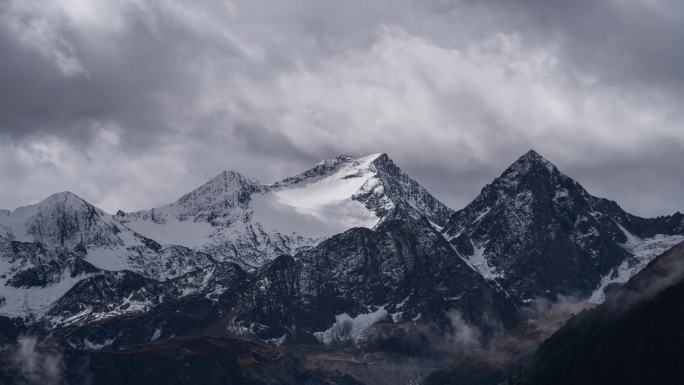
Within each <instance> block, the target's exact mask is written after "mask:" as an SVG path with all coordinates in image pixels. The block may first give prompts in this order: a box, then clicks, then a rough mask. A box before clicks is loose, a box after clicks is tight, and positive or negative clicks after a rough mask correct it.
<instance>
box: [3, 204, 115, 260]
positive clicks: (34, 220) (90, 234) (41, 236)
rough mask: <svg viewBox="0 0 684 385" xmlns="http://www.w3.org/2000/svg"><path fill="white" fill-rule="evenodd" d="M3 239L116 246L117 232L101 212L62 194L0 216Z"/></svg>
mask: <svg viewBox="0 0 684 385" xmlns="http://www.w3.org/2000/svg"><path fill="white" fill-rule="evenodd" d="M0 227H1V228H3V229H4V230H5V231H6V232H7V234H6V238H8V239H11V240H17V241H21V242H40V243H42V244H44V245H48V246H61V247H73V246H75V245H77V244H81V245H84V246H85V245H98V246H104V245H117V244H120V243H121V240H120V239H119V237H118V236H117V235H116V233H117V232H118V230H117V229H114V228H113V224H112V223H111V221H109V220H108V218H107V214H106V213H105V212H104V211H102V210H101V209H99V208H97V207H95V206H93V205H91V204H90V203H88V202H86V201H85V200H84V199H83V198H81V197H79V196H78V195H76V194H74V193H71V192H68V191H64V192H59V193H56V194H52V195H50V196H48V197H47V198H45V199H43V200H42V201H40V202H38V203H36V204H33V205H28V206H23V207H20V208H18V209H16V210H14V211H13V212H10V213H8V214H7V215H5V216H2V217H0Z"/></svg>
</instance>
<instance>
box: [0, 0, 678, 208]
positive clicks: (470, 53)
mask: <svg viewBox="0 0 684 385" xmlns="http://www.w3.org/2000/svg"><path fill="white" fill-rule="evenodd" d="M683 104H684V1H681V0H662V1H660V0H612V1H600V0H574V1H567V0H528V1H523V0H500V1H493V0H484V1H483V0H463V1H456V0H454V1H451V0H398V1H382V0H376V1H369V0H362V1H357V0H346V1H339V0H335V1H327V0H312V1H296V0H278V1H272V0H269V1H262V0H245V1H242V0H238V1H180V0H178V1H175V0H159V1H155V0H147V1H146V0H110V1H95V0H0V207H2V208H9V209H13V208H15V207H17V206H20V205H23V204H27V203H32V202H36V201H38V200H40V199H42V198H44V197H45V196H47V195H49V194H50V193H52V192H57V191H63V190H69V191H72V192H74V193H76V194H78V195H80V196H82V197H83V198H85V199H87V200H89V201H90V202H92V203H94V204H96V205H98V206H99V207H101V208H103V209H105V210H107V211H109V212H114V211H116V210H117V209H120V208H121V209H124V210H134V209H141V208H150V207H154V206H158V205H161V204H164V203H168V202H171V201H173V200H175V199H177V198H178V197H179V196H180V195H181V194H182V193H184V192H187V191H189V190H192V189H193V188H195V187H197V186H198V185H200V184H201V183H203V182H205V181H206V180H208V179H210V178H211V177H213V176H214V175H216V174H218V173H219V172H220V171H222V170H225V169H231V170H236V171H239V172H241V173H243V174H245V175H247V176H251V177H255V178H258V179H260V180H262V181H263V182H271V181H274V180H276V179H280V178H282V177H284V176H287V175H290V174H293V173H296V172H299V171H301V170H302V169H305V168H307V167H309V166H311V165H312V164H314V163H316V162H317V161H319V160H321V159H325V158H331V157H334V156H336V155H338V154H341V153H345V154H352V155H364V154H367V153H373V152H386V153H388V154H389V155H390V157H391V158H393V159H394V160H395V162H396V163H397V164H398V165H399V166H400V167H402V168H403V169H404V170H405V171H407V172H408V173H410V174H411V175H412V176H413V177H414V178H415V179H417V180H418V181H419V182H421V183H422V184H423V185H425V186H426V187H427V188H428V189H429V190H430V191H432V192H433V193H434V194H435V195H436V196H437V197H438V198H440V199H442V200H443V201H444V202H446V203H447V204H449V205H451V206H452V207H454V208H461V207H462V206H464V205H465V204H466V203H467V202H468V201H469V200H471V199H472V198H473V197H474V196H475V195H476V194H477V192H478V191H479V190H480V189H481V188H482V186H483V185H484V184H486V183H488V182H489V181H490V180H491V179H492V178H494V177H495V176H497V175H499V174H500V173H501V171H502V170H503V169H504V168H505V167H506V166H507V165H508V164H509V163H511V162H512V161H513V160H515V158H517V157H518V156H520V155H522V154H523V153H524V152H525V151H527V150H528V149H530V148H534V149H536V150H537V151H538V152H540V153H541V154H542V155H544V156H545V157H546V158H548V159H549V160H551V161H552V162H554V163H555V164H556V165H557V166H558V167H559V168H560V169H561V170H562V171H564V172H565V173H566V174H569V175H570V176H572V177H574V178H576V179H577V180H579V181H580V182H581V183H582V184H583V185H584V186H585V187H586V188H587V189H588V190H589V191H590V192H591V193H593V194H595V195H600V196H605V197H609V198H611V199H614V200H616V201H618V203H620V204H621V205H622V206H623V207H624V208H625V209H627V210H628V211H631V212H633V213H636V214H640V215H645V216H650V215H661V214H667V213H672V212H675V211H677V210H682V209H684V108H683Z"/></svg>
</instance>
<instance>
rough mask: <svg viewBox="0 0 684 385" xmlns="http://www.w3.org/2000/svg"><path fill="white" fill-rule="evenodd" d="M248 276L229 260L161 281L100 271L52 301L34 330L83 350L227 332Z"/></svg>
mask: <svg viewBox="0 0 684 385" xmlns="http://www.w3.org/2000/svg"><path fill="white" fill-rule="evenodd" d="M249 278H250V277H249V274H248V273H246V272H245V271H244V270H242V269H241V268H240V267H239V266H238V265H235V264H231V263H215V264H213V265H211V266H209V267H205V268H200V269H197V270H195V271H192V272H190V273H187V274H185V275H183V276H181V277H178V278H175V279H171V280H167V281H164V282H158V281H155V280H151V279H148V278H145V277H143V276H141V275H139V274H136V273H133V272H129V271H121V272H109V271H102V272H100V273H99V274H97V275H94V276H92V277H89V278H86V279H84V280H82V281H80V282H78V284H76V285H75V286H74V287H73V288H72V289H71V290H69V291H68V292H67V293H66V294H65V295H64V296H63V297H62V298H61V299H60V300H59V301H57V302H56V303H55V304H53V305H52V306H51V308H50V311H49V312H48V313H47V314H46V315H45V316H43V317H42V318H41V319H40V321H41V324H40V326H39V329H37V333H44V332H46V331H47V330H49V333H50V334H51V335H53V336H56V337H59V338H61V339H63V340H64V341H67V342H68V343H69V344H70V345H71V346H74V347H79V348H82V349H101V348H104V347H108V348H122V347H126V346H131V345H135V344H141V343H146V342H149V341H155V340H157V339H160V338H172V337H174V336H184V335H194V334H198V333H200V334H203V333H208V334H216V335H227V334H228V331H227V329H226V327H227V325H228V324H229V323H230V319H231V318H232V317H231V316H230V314H231V310H232V309H233V308H234V307H235V306H236V303H237V302H238V300H239V299H240V298H241V293H243V292H244V291H245V290H247V285H248V282H249Z"/></svg>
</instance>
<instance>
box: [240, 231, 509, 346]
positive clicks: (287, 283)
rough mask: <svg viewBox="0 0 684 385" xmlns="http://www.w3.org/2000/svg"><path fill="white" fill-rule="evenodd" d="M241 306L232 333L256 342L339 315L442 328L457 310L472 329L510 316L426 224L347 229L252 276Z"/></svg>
mask: <svg viewBox="0 0 684 385" xmlns="http://www.w3.org/2000/svg"><path fill="white" fill-rule="evenodd" d="M246 298H247V299H246V301H245V303H244V304H243V306H242V307H241V308H240V313H239V315H238V317H237V319H236V325H238V326H243V327H245V328H249V329H251V331H252V332H254V333H256V334H257V335H259V336H261V337H263V338H280V337H282V336H283V335H285V334H289V333H293V332H294V331H295V330H300V331H305V332H308V333H309V334H312V333H313V332H316V331H325V330H327V329H329V328H330V327H331V325H333V323H335V320H336V316H339V315H341V314H343V313H346V314H347V315H348V316H349V317H351V318H355V317H359V315H361V317H366V316H367V315H368V314H370V313H374V314H375V315H374V316H375V317H377V319H376V321H378V322H379V321H382V320H390V322H392V321H394V322H399V321H410V320H415V321H417V320H422V321H421V322H438V323H448V322H447V313H448V312H449V311H451V310H458V311H460V312H461V313H462V314H463V316H464V317H465V318H466V319H467V320H468V321H470V322H472V323H474V324H478V325H483V324H485V319H486V318H488V317H491V319H496V320H497V321H499V322H502V323H504V324H506V323H508V324H510V323H511V322H512V321H513V319H514V318H515V313H516V311H515V307H514V306H513V303H512V301H510V300H508V299H507V298H506V297H505V295H504V294H503V293H501V292H500V291H497V290H496V289H495V288H493V287H491V286H490V285H489V284H488V283H487V282H486V281H485V280H484V279H483V278H482V277H481V276H480V275H479V274H478V273H477V272H476V271H474V270H473V269H471V268H470V267H469V266H468V265H467V264H466V263H464V262H463V261H462V260H461V259H460V258H458V256H457V255H456V254H455V253H454V251H453V250H452V248H451V247H450V245H449V244H448V243H447V242H446V241H445V240H444V238H443V237H442V236H441V235H440V234H439V233H438V232H437V231H436V230H434V228H433V227H432V226H431V225H430V223H429V222H428V221H427V220H411V221H408V220H403V221H402V220H393V221H387V222H385V223H383V224H382V225H380V226H379V227H378V228H376V229H375V230H369V229H363V228H358V229H352V230H349V231H347V232H345V233H343V234H339V235H337V236H334V237H332V238H330V239H328V240H326V241H324V242H323V243H321V244H320V245H318V246H316V247H314V248H312V249H311V250H307V251H303V252H300V253H299V254H297V255H296V256H295V257H294V258H293V257H288V256H282V257H280V258H278V259H276V260H274V261H273V262H272V263H271V264H269V265H268V266H267V267H266V268H265V269H263V270H262V271H261V272H260V273H259V275H258V276H257V278H255V284H254V285H253V287H252V288H251V290H250V291H249V292H248V293H247V294H246ZM366 326H369V325H366ZM319 337H320V335H319Z"/></svg>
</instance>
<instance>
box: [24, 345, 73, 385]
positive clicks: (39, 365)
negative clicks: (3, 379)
mask: <svg viewBox="0 0 684 385" xmlns="http://www.w3.org/2000/svg"><path fill="white" fill-rule="evenodd" d="M14 349H15V350H14V355H13V356H12V360H13V364H14V366H15V368H16V369H17V371H18V373H19V380H20V381H21V382H20V383H19V384H17V385H58V384H61V383H62V370H63V365H64V364H63V361H62V356H61V355H60V354H58V353H53V352H49V351H46V350H44V349H40V348H39V343H38V340H37V338H36V337H32V336H26V335H24V336H20V337H19V338H18V339H17V346H16V347H15V348H14Z"/></svg>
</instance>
